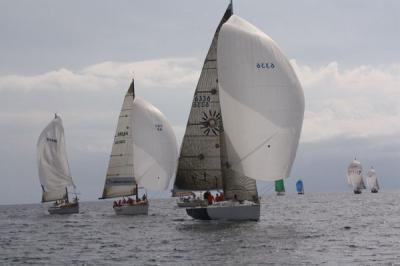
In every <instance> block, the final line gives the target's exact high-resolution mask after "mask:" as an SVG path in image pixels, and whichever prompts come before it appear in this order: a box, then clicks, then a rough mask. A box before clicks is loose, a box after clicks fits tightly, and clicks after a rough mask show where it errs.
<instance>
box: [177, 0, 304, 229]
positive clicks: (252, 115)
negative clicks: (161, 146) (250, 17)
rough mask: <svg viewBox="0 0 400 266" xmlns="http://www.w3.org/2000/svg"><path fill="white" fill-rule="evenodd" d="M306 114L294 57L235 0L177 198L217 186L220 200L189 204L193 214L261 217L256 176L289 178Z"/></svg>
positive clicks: (215, 51) (199, 91)
mask: <svg viewBox="0 0 400 266" xmlns="http://www.w3.org/2000/svg"><path fill="white" fill-rule="evenodd" d="M303 115H304V95H303V90H302V88H301V85H300V83H299V81H298V79H297V76H296V74H295V72H294V71H293V69H292V67H291V65H290V63H289V61H288V60H287V59H286V57H285V56H284V55H283V53H282V51H281V50H280V49H279V48H278V46H277V45H276V43H275V42H274V41H273V40H272V39H271V38H270V37H268V36H267V35H266V34H264V33H263V32H262V31H261V30H259V29H258V28H256V27H255V26H253V25H251V24H250V23H249V22H247V21H246V20H244V19H242V18H240V17H238V16H236V15H233V12H232V3H230V4H229V6H228V8H227V10H226V12H225V14H224V15H223V17H222V19H221V21H220V23H219V25H218V27H217V30H216V32H215V34H214V38H213V40H212V42H211V46H210V48H209V50H208V53H207V56H206V58H205V61H204V65H203V69H202V71H201V74H200V78H199V81H198V84H197V87H196V90H195V93H194V97H193V102H192V107H191V110H190V114H189V118H188V123H187V126H186V131H185V135H184V138H183V142H182V145H181V150H180V156H179V160H178V170H177V176H176V179H175V183H174V188H173V196H176V197H179V196H182V195H187V193H191V192H193V191H200V192H204V191H205V194H204V196H206V195H209V194H210V193H212V191H216V192H218V194H219V198H220V199H221V198H222V199H223V200H219V201H217V202H215V203H213V204H210V202H211V203H212V197H211V201H209V203H208V205H207V206H203V205H200V206H192V207H188V208H186V212H187V214H188V215H189V216H191V217H193V218H194V219H200V220H255V221H257V220H259V218H260V199H259V197H258V192H257V186H256V180H267V181H275V180H279V179H283V178H287V177H288V176H289V173H290V171H291V167H292V164H293V161H294V158H295V156H296V151H297V146H298V141H299V137H300V132H301V127H302V122H303ZM221 195H222V197H221Z"/></svg>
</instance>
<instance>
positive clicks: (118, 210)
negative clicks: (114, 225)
mask: <svg viewBox="0 0 400 266" xmlns="http://www.w3.org/2000/svg"><path fill="white" fill-rule="evenodd" d="M114 211H115V214H117V215H147V214H148V212H149V203H148V202H147V203H146V204H135V205H123V206H115V207H114Z"/></svg>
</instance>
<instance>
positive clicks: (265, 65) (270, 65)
mask: <svg viewBox="0 0 400 266" xmlns="http://www.w3.org/2000/svg"><path fill="white" fill-rule="evenodd" d="M257 68H265V69H272V68H275V65H274V63H257Z"/></svg>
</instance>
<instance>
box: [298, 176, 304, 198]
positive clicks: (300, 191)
mask: <svg viewBox="0 0 400 266" xmlns="http://www.w3.org/2000/svg"><path fill="white" fill-rule="evenodd" d="M296 191H297V194H300V195H302V194H304V185H303V181H302V180H301V179H300V180H297V182H296Z"/></svg>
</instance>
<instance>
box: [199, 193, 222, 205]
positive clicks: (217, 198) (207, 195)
mask: <svg viewBox="0 0 400 266" xmlns="http://www.w3.org/2000/svg"><path fill="white" fill-rule="evenodd" d="M203 197H204V199H205V200H207V202H208V205H211V204H213V203H214V202H219V201H224V200H225V198H224V193H222V192H221V193H217V195H216V196H215V197H214V195H213V194H212V193H211V192H210V191H206V192H204V195H203Z"/></svg>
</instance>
